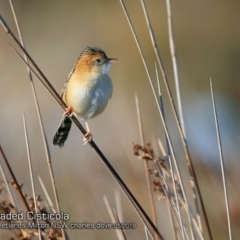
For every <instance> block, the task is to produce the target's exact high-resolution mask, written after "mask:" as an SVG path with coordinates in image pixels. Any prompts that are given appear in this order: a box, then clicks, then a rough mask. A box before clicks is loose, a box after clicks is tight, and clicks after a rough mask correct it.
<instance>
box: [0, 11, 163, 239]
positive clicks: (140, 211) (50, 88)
mask: <svg viewBox="0 0 240 240" xmlns="http://www.w3.org/2000/svg"><path fill="white" fill-rule="evenodd" d="M0 22H1V24H2V26H3V28H4V30H5V31H6V33H8V34H9V35H10V36H11V37H12V38H13V39H14V41H15V42H16V43H17V45H18V46H19V48H20V49H21V51H23V52H24V54H26V56H27V58H28V60H29V62H31V64H32V65H33V66H34V68H35V69H36V70H37V72H38V73H39V75H40V76H41V78H40V81H41V82H42V83H43V85H44V86H46V88H47V90H48V91H49V92H50V94H51V95H52V96H53V97H54V98H55V100H56V101H57V102H58V103H59V105H60V106H61V107H62V108H63V109H66V108H67V106H66V104H65V103H64V102H63V100H62V99H61V97H60V96H59V94H58V93H57V92H56V90H55V89H54V88H53V86H52V85H51V84H50V82H49V81H48V79H47V78H46V76H45V75H44V74H43V72H42V71H41V70H40V68H39V67H38V66H37V64H36V63H35V62H34V61H33V59H32V58H31V56H30V55H29V54H28V52H27V51H26V50H25V49H24V48H23V47H22V45H21V44H20V42H19V41H18V39H17V38H16V37H15V35H14V34H13V33H12V31H11V30H10V28H9V27H8V25H7V23H6V22H5V20H4V19H3V17H2V16H1V15H0ZM22 60H23V61H24V59H22ZM24 62H25V61H24ZM25 64H26V65H28V64H27V63H26V62H25ZM28 66H29V65H28ZM31 70H32V69H31ZM71 119H72V121H73V122H74V123H75V124H76V126H77V128H78V129H79V130H80V131H81V132H82V134H83V135H85V134H86V133H87V132H86V130H85V129H84V128H83V126H82V124H81V123H80V122H79V121H78V120H77V118H76V117H75V116H74V115H72V116H71ZM89 145H90V146H91V147H92V148H93V149H94V150H95V152H96V154H97V155H98V156H99V158H100V159H101V160H102V162H103V163H104V165H105V166H106V168H107V169H108V170H109V172H110V173H111V175H112V176H113V178H114V179H115V180H116V181H117V183H118V184H119V186H120V187H121V189H122V190H123V192H124V193H125V194H126V196H127V198H128V200H129V201H130V202H131V204H132V205H133V207H134V209H135V210H136V212H137V214H138V215H139V217H140V219H141V221H142V222H143V223H144V225H147V224H149V225H150V226H151V228H152V229H153V231H154V232H156V233H157V234H158V237H159V238H160V239H164V238H163V236H162V235H161V233H160V232H159V230H158V229H157V227H156V226H155V225H154V223H153V222H152V220H151V219H150V218H149V216H148V215H147V213H146V212H145V210H144V209H143V208H142V206H141V205H140V204H139V202H138V201H137V199H136V198H135V197H134V195H133V194H132V192H131V191H130V190H129V188H128V187H127V185H126V184H125V183H124V181H123V180H122V179H121V177H120V176H119V175H118V173H117V172H116V171H115V169H114V168H113V167H112V165H111V164H110V162H109V161H108V160H107V158H106V157H105V156H104V154H103V153H102V152H101V150H100V149H99V148H98V146H97V145H96V143H95V142H94V141H91V142H89Z"/></svg>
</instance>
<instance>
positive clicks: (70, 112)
mask: <svg viewBox="0 0 240 240" xmlns="http://www.w3.org/2000/svg"><path fill="white" fill-rule="evenodd" d="M72 115H73V109H72V107H67V108H66V109H65V112H64V113H63V116H68V117H72Z"/></svg>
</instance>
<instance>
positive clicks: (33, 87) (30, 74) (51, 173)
mask: <svg viewBox="0 0 240 240" xmlns="http://www.w3.org/2000/svg"><path fill="white" fill-rule="evenodd" d="M9 3H10V6H11V9H12V13H13V17H14V21H15V24H16V28H17V31H18V36H19V39H20V42H21V45H22V47H23V48H25V45H24V41H23V37H22V34H21V30H20V26H19V24H18V19H17V15H16V12H15V9H14V6H13V3H12V0H9ZM24 59H25V61H26V62H27V63H28V59H27V56H26V54H24ZM27 71H28V76H29V80H30V83H31V88H32V93H33V98H34V102H35V107H36V110H37V115H38V121H39V125H40V130H41V134H42V140H43V145H44V150H45V155H46V160H47V164H48V169H49V174H50V179H51V183H52V188H53V194H54V199H55V204H56V208H57V212H58V213H59V212H60V207H59V197H58V192H57V188H56V183H55V178H54V172H53V168H52V163H51V156H50V151H49V146H48V143H47V138H46V133H45V129H44V127H43V121H42V115H41V112H40V107H39V103H38V97H37V94H36V90H35V85H34V81H33V78H32V73H31V70H30V68H29V67H28V66H27ZM61 232H62V236H63V240H66V238H68V237H67V235H66V232H65V230H64V229H61Z"/></svg>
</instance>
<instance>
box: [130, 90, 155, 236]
mask: <svg viewBox="0 0 240 240" xmlns="http://www.w3.org/2000/svg"><path fill="white" fill-rule="evenodd" d="M135 103H136V110H137V119H138V129H139V134H140V139H141V145H142V146H145V138H144V134H143V126H142V116H141V110H140V107H139V100H138V95H137V93H135ZM143 164H144V169H145V175H146V180H147V187H148V195H149V198H150V199H149V200H150V207H151V213H152V218H153V222H154V224H155V226H157V225H158V224H157V215H156V208H155V203H154V198H153V192H152V186H151V179H150V174H149V171H148V169H149V164H148V160H147V159H145V160H144V161H143ZM155 238H156V239H158V237H157V235H156V234H155Z"/></svg>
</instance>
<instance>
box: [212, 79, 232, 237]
mask: <svg viewBox="0 0 240 240" xmlns="http://www.w3.org/2000/svg"><path fill="white" fill-rule="evenodd" d="M210 88H211V96H212V104H213V112H214V121H215V126H216V133H217V141H218V152H219V157H220V164H221V171H222V181H223V190H224V197H225V205H226V213H227V222H228V234H229V239H230V240H232V227H231V218H230V213H229V201H228V193H227V184H226V179H225V166H224V160H223V152H222V142H221V136H220V131H219V124H218V115H217V109H216V105H215V97H214V90H213V84H212V80H211V79H210Z"/></svg>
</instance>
